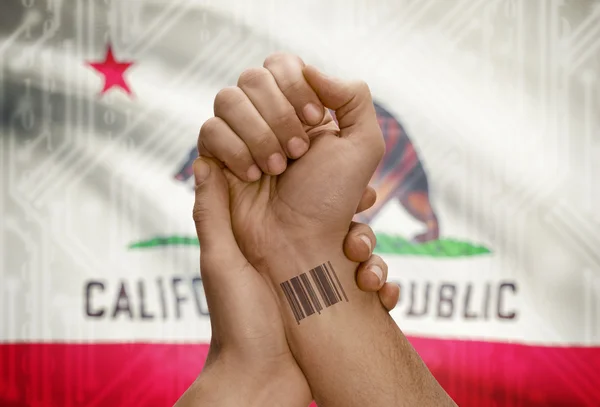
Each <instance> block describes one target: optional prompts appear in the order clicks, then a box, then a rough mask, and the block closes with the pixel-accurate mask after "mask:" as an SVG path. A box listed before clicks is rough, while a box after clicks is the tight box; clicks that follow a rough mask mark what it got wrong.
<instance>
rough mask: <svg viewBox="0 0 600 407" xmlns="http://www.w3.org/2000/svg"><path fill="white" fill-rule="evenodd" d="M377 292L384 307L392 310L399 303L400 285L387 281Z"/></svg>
mask: <svg viewBox="0 0 600 407" xmlns="http://www.w3.org/2000/svg"><path fill="white" fill-rule="evenodd" d="M377 294H379V301H381V304H382V305H383V307H384V308H385V309H386V310H387V311H388V312H390V311H391V310H393V309H394V308H395V307H396V305H398V300H399V299H400V286H399V285H398V284H395V283H385V284H384V285H383V287H381V290H379V291H378V292H377Z"/></svg>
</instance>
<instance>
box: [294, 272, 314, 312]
mask: <svg viewBox="0 0 600 407" xmlns="http://www.w3.org/2000/svg"><path fill="white" fill-rule="evenodd" d="M290 281H291V282H292V287H293V288H294V292H295V293H296V295H297V296H298V299H299V300H300V305H302V308H303V309H304V315H306V316H307V317H309V316H311V315H312V314H314V313H315V309H314V308H313V306H312V304H311V303H310V300H309V299H308V294H307V293H306V291H305V290H304V287H303V286H302V283H301V282H300V278H299V277H294V278H292V279H291V280H290Z"/></svg>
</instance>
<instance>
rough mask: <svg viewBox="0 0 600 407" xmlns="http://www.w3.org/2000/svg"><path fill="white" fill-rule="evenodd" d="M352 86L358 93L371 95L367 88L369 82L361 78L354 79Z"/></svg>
mask: <svg viewBox="0 0 600 407" xmlns="http://www.w3.org/2000/svg"><path fill="white" fill-rule="evenodd" d="M352 87H353V88H354V89H355V92H356V93H357V94H359V95H363V96H369V98H370V97H371V89H370V88H369V84H368V83H367V82H365V81H363V80H357V81H354V83H353V84H352Z"/></svg>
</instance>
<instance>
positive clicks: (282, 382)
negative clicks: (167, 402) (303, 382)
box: [174, 361, 309, 407]
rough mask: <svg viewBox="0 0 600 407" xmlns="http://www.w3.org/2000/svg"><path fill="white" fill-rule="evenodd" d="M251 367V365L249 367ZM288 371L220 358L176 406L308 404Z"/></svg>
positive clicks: (291, 406)
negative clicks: (262, 369) (259, 369)
mask: <svg viewBox="0 0 600 407" xmlns="http://www.w3.org/2000/svg"><path fill="white" fill-rule="evenodd" d="M246 368H248V369H246ZM293 380H294V379H293V378H290V377H288V375H287V373H285V372H283V373H277V372H268V373H267V372H264V374H263V372H256V371H254V370H253V369H252V366H246V365H243V366H238V367H236V366H235V365H232V366H229V365H227V364H226V363H223V362H222V361H217V362H215V364H214V365H213V366H210V368H206V369H205V370H203V371H202V373H201V374H200V376H199V377H198V378H197V379H196V381H194V383H192V385H191V386H190V387H189V388H188V389H187V390H186V392H185V393H184V394H183V395H182V396H181V398H180V399H179V400H178V401H177V403H176V404H175V406H174V407H240V406H244V407H262V406H274V407H306V406H307V405H308V404H309V401H308V400H305V399H303V398H302V397H301V396H298V395H297V394H296V391H295V390H296V389H294V387H293Z"/></svg>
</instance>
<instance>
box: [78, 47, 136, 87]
mask: <svg viewBox="0 0 600 407" xmlns="http://www.w3.org/2000/svg"><path fill="white" fill-rule="evenodd" d="M87 65H89V66H91V67H92V68H94V69H95V70H96V71H98V72H100V74H102V76H104V87H103V88H102V92H100V94H101V95H103V94H104V93H106V92H107V91H108V90H109V89H111V88H112V87H117V88H121V89H123V90H124V91H125V93H127V94H128V95H130V96H131V94H132V92H131V89H130V88H129V86H128V85H127V82H126V81H125V78H124V77H123V75H124V74H125V71H126V70H127V69H129V67H130V66H131V65H133V62H125V61H117V60H115V57H114V55H113V52H112V46H111V45H110V44H108V46H107V49H106V56H105V57H104V61H102V62H87Z"/></svg>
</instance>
